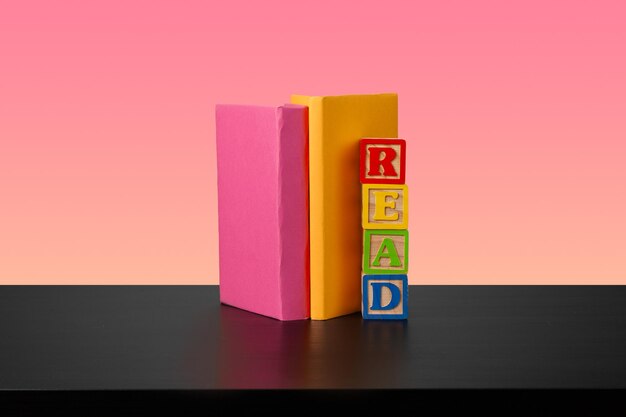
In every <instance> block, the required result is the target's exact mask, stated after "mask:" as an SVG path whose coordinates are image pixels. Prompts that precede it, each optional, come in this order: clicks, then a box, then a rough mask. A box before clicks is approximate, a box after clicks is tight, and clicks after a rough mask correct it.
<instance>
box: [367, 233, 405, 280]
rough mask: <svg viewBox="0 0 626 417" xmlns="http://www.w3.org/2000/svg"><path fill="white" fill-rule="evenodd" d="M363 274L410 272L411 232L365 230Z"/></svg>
mask: <svg viewBox="0 0 626 417" xmlns="http://www.w3.org/2000/svg"><path fill="white" fill-rule="evenodd" d="M363 272H364V273H366V274H370V275H371V274H406V273H407V272H409V231H408V230H364V231H363Z"/></svg>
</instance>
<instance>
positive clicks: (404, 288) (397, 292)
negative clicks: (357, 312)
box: [361, 274, 409, 320]
mask: <svg viewBox="0 0 626 417" xmlns="http://www.w3.org/2000/svg"><path fill="white" fill-rule="evenodd" d="M362 284H363V285H362V287H361V296H362V304H363V306H362V309H361V311H362V312H363V318H364V319H368V320H404V319H406V318H407V317H408V315H409V309H408V307H409V304H408V301H409V280H408V277H407V276H406V275H391V274H389V275H363V278H362Z"/></svg>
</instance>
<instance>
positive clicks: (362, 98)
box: [291, 94, 398, 320]
mask: <svg viewBox="0 0 626 417" xmlns="http://www.w3.org/2000/svg"><path fill="white" fill-rule="evenodd" d="M291 102H292V103H294V104H302V105H306V106H308V107H309V193H310V196H309V199H310V201H309V207H310V212H309V216H310V222H309V224H310V251H311V256H310V279H311V318H312V319H313V320H326V319H330V318H333V317H338V316H342V315H344V314H350V313H354V312H357V311H360V310H361V263H362V259H361V257H362V250H363V243H362V230H361V185H360V183H359V140H360V139H361V138H367V137H369V138H395V137H397V136H398V96H397V95H396V94H371V95H347V96H324V97H319V96H318V97H314V96H303V95H293V96H292V97H291Z"/></svg>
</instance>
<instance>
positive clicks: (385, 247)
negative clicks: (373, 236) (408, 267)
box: [372, 237, 402, 267]
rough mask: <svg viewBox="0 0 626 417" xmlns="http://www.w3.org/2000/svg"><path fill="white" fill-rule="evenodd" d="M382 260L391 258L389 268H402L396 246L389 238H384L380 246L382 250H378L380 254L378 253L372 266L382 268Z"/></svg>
mask: <svg viewBox="0 0 626 417" xmlns="http://www.w3.org/2000/svg"><path fill="white" fill-rule="evenodd" d="M380 258H389V266H394V267H395V266H402V262H400V257H399V256H398V251H397V250H396V245H394V244H393V240H392V239H390V238H388V237H386V238H384V239H383V242H382V243H381V244H380V248H378V252H376V257H375V258H374V262H372V265H374V266H380Z"/></svg>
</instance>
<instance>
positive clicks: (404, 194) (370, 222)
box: [361, 184, 409, 229]
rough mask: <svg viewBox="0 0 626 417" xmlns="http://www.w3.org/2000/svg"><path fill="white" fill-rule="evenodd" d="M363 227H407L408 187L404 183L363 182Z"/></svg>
mask: <svg viewBox="0 0 626 417" xmlns="http://www.w3.org/2000/svg"><path fill="white" fill-rule="evenodd" d="M362 187H363V192H362V198H363V203H362V210H363V213H362V217H361V223H362V227H363V229H408V225H409V189H408V187H407V186H406V185H404V184H401V185H396V184H363V185H362Z"/></svg>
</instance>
